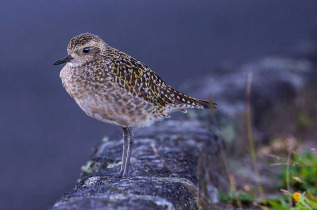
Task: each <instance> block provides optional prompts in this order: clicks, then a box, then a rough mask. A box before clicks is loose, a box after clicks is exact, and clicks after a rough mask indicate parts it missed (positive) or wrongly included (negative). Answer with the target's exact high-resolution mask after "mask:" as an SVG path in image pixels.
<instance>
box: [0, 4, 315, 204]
mask: <svg viewBox="0 0 317 210" xmlns="http://www.w3.org/2000/svg"><path fill="white" fill-rule="evenodd" d="M316 10H317V1H315V0H305V1H303V0H296V1H295V0H284V1H282V0H262V1H260V0H248V1H246V0H218V1H216V0H209V1H203V0H201V1H189V0H177V1H176V0H174V1H170V0H161V1H151V0H142V1H141V0H137V1H130V0H125V1H119V0H116V1H114V0H113V1H106V0H103V1H100V0H89V1H82V0H80V1H79V0H76V1H75V0H67V1H65V0H54V1H44V0H42V1H40V0H32V1H22V0H20V1H16V0H10V1H4V0H2V1H1V3H0V30H1V33H0V169H1V172H0V205H1V207H0V208H1V209H45V208H48V207H50V206H51V205H52V204H53V203H54V201H55V200H56V199H57V198H58V197H59V196H61V195H62V194H63V193H64V192H66V191H70V190H71V189H72V188H73V186H74V185H75V183H76V179H77V178H78V177H79V172H80V167H81V166H82V165H84V164H85V162H86V160H88V158H89V155H90V154H91V151H92V148H93V146H95V145H96V144H97V143H98V142H99V141H100V140H101V139H102V137H103V136H104V135H113V134H116V135H121V130H120V129H119V128H116V127H112V126H109V125H104V124H101V123H99V122H97V121H95V120H93V119H90V118H88V117H87V116H86V115H85V114H84V113H83V112H82V111H81V110H80V109H79V108H78V106H77V105H76V104H75V102H74V101H73V100H72V99H71V98H70V97H69V96H68V95H67V94H66V92H65V90H64V89H63V87H62V85H61V82H60V79H59V70H60V68H61V66H53V65H52V64H53V63H54V62H55V61H56V60H57V59H59V58H61V57H63V56H65V55H66V47H67V44H68V41H69V40H70V38H71V37H73V36H75V35H77V34H79V33H83V32H91V33H95V34H97V35H99V36H100V37H101V38H103V39H104V40H105V41H106V42H108V43H109V44H110V45H111V46H113V47H115V48H118V49H120V50H122V51H124V52H127V53H128V54H130V55H132V56H134V57H135V58H137V59H139V60H141V61H143V62H144V63H146V64H147V65H148V66H150V67H152V68H153V69H154V70H155V71H156V72H157V73H158V74H159V75H160V76H161V77H162V78H163V79H164V80H165V81H166V82H168V83H170V84H171V85H172V86H175V87H177V86H179V85H180V84H181V83H182V82H183V81H184V80H187V79H189V78H190V79H199V78H200V77H203V76H204V75H206V74H208V73H209V72H211V71H212V70H213V68H215V67H216V66H218V65H220V64H222V63H224V62H229V61H230V62H234V63H241V62H245V61H248V60H250V59H255V58H257V57H261V56H264V55H270V54H276V53H278V54H279V53H285V52H289V50H290V49H293V48H294V47H295V45H297V44H298V43H300V42H301V41H303V40H306V39H307V38H308V37H309V34H310V32H311V31H312V30H313V28H314V27H316V26H317V13H316ZM215 100H216V99H215Z"/></svg>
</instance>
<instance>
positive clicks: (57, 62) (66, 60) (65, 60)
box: [54, 55, 74, 65]
mask: <svg viewBox="0 0 317 210" xmlns="http://www.w3.org/2000/svg"><path fill="white" fill-rule="evenodd" d="M73 59H74V58H73V57H72V56H70V55H67V56H66V57H64V58H62V59H60V60H58V61H56V62H55V63H54V65H59V64H62V63H67V62H69V61H71V60H73Z"/></svg>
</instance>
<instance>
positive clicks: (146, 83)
mask: <svg viewBox="0 0 317 210" xmlns="http://www.w3.org/2000/svg"><path fill="white" fill-rule="evenodd" d="M84 47H90V48H91V49H94V50H95V52H94V55H93V56H91V57H88V58H84V59H81V60H80V61H79V62H78V61H77V62H76V57H75V56H73V57H75V58H74V59H73V60H72V61H71V62H69V63H67V64H66V65H65V67H64V68H63V69H62V70H61V73H60V77H61V79H62V82H63V85H64V87H65V88H66V90H67V92H68V93H69V94H70V95H71V96H72V97H73V98H74V99H75V101H76V102H77V104H78V105H79V106H80V107H81V108H82V110H83V111H84V112H85V113H86V114H87V115H88V116H90V117H93V118H95V119H97V120H100V121H103V122H107V123H111V124H116V125H121V126H129V127H135V126H146V125H150V124H151V123H152V122H154V121H155V120H158V119H161V118H164V117H169V115H168V114H169V113H170V112H171V111H177V110H178V111H183V112H185V108H204V107H206V106H208V102H207V101H202V100H198V99H194V98H191V97H189V96H186V95H184V94H182V93H180V92H178V91H176V90H174V89H173V88H171V87H170V86H169V85H168V84H166V83H165V82H164V81H162V80H161V78H160V77H159V76H157V75H156V74H155V73H154V71H153V70H152V69H150V68H149V67H147V66H146V65H145V64H143V63H142V62H140V61H138V60H136V59H134V58H133V57H131V56H129V55H127V54H125V53H123V52H121V51H119V50H117V49H114V48H112V47H110V46H109V45H107V44H106V43H105V42H103V41H102V40H101V39H100V38H99V37H97V36H95V35H92V34H89V33H86V34H81V35H79V36H76V37H74V38H73V39H71V41H70V43H69V45H68V50H67V51H68V53H69V54H74V53H77V54H79V55H81V50H82V48H84ZM83 57H84V56H83Z"/></svg>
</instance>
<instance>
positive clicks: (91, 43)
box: [54, 33, 107, 66]
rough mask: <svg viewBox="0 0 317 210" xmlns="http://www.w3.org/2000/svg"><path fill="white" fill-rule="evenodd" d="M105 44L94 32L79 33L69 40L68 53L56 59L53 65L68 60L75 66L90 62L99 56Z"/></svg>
mask: <svg viewBox="0 0 317 210" xmlns="http://www.w3.org/2000/svg"><path fill="white" fill-rule="evenodd" d="M106 46H107V44H106V43H105V42H104V41H103V40H102V39H100V38H99V37H98V36H96V35H94V34H90V33H84V34H80V35H78V36H75V37H73V38H72V39H71V40H70V41H69V44H68V47H67V53H68V55H67V56H66V57H64V58H62V59H60V60H58V61H56V62H55V63H54V65H59V64H62V63H67V62H70V63H72V64H74V65H75V66H77V65H82V64H85V63H89V62H92V61H94V60H96V59H98V58H99V57H100V56H101V52H103V51H105V49H106Z"/></svg>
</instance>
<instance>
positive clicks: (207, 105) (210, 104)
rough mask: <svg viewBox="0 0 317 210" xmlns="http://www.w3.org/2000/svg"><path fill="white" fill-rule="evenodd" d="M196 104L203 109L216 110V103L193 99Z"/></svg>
mask: <svg viewBox="0 0 317 210" xmlns="http://www.w3.org/2000/svg"><path fill="white" fill-rule="evenodd" d="M193 99H194V100H195V101H196V102H197V103H199V104H200V105H202V106H203V108H204V109H210V108H213V109H215V108H217V105H218V104H217V103H215V102H213V101H206V100H201V99H195V98H193Z"/></svg>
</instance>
